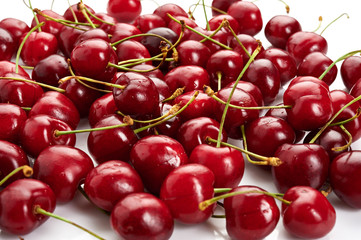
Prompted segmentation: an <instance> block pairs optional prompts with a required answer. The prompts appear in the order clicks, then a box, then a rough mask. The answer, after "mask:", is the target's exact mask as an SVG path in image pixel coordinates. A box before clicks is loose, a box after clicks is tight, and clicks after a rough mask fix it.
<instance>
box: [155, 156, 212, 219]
mask: <svg viewBox="0 0 361 240" xmlns="http://www.w3.org/2000/svg"><path fill="white" fill-rule="evenodd" d="M213 183H214V174H213V172H212V171H211V170H210V169H209V168H207V167H206V166H203V165H201V164H197V163H190V164H186V165H183V166H180V167H178V168H177V169H175V170H173V171H172V172H171V173H169V175H168V176H167V178H166V179H165V180H164V182H163V184H162V188H161V191H160V199H161V200H162V201H164V202H165V204H166V205H167V206H168V208H169V210H170V211H171V213H172V216H173V218H174V219H175V220H177V221H179V222H181V223H185V224H197V223H201V222H204V221H206V220H207V219H208V218H209V217H210V216H211V215H212V213H213V206H210V207H208V208H207V209H205V210H204V211H201V210H200V209H199V203H201V202H202V201H205V200H207V199H210V198H212V197H213V195H214V190H213Z"/></svg>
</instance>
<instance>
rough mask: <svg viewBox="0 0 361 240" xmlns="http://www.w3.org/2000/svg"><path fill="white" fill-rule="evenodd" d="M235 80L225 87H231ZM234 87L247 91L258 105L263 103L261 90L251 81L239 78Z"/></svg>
mask: <svg viewBox="0 0 361 240" xmlns="http://www.w3.org/2000/svg"><path fill="white" fill-rule="evenodd" d="M235 82H236V81H234V82H231V83H230V84H228V85H227V86H226V87H225V88H233V86H234V84H235ZM236 88H238V89H240V90H242V91H245V92H247V93H249V94H250V95H251V96H252V97H253V98H254V100H255V101H256V102H257V104H258V106H263V105H264V104H263V96H262V92H261V90H260V89H259V87H257V86H256V85H254V84H253V83H251V82H245V81H242V80H240V81H238V83H237V86H236Z"/></svg>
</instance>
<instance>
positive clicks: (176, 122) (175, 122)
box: [156, 102, 182, 138]
mask: <svg viewBox="0 0 361 240" xmlns="http://www.w3.org/2000/svg"><path fill="white" fill-rule="evenodd" d="M172 107H173V105H171V104H169V103H167V102H165V103H162V104H161V116H163V115H164V114H167V113H168V112H169V110H170V109H171V108H172ZM181 125H182V120H181V119H180V116H179V115H177V116H174V117H173V118H171V119H169V120H167V121H166V122H163V123H161V124H159V125H157V126H156V130H157V132H158V133H159V134H162V135H166V136H168V137H172V138H176V136H177V133H178V129H179V128H180V126H181Z"/></svg>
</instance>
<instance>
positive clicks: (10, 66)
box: [0, 61, 29, 78]
mask: <svg viewBox="0 0 361 240" xmlns="http://www.w3.org/2000/svg"><path fill="white" fill-rule="evenodd" d="M15 72H16V67H15V63H13V62H9V61H0V76H1V77H4V76H5V74H7V73H15ZM17 74H19V75H20V76H22V77H25V78H29V74H28V73H27V72H26V71H25V70H24V69H23V68H22V67H21V66H18V73H17Z"/></svg>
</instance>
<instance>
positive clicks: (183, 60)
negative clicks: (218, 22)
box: [177, 40, 211, 68]
mask: <svg viewBox="0 0 361 240" xmlns="http://www.w3.org/2000/svg"><path fill="white" fill-rule="evenodd" d="M177 51H178V58H179V59H178V63H179V64H180V65H197V66H200V67H203V68H205V67H206V65H207V61H208V59H209V57H210V56H211V51H210V50H209V48H208V47H207V46H206V45H205V44H203V43H201V42H198V41H195V40H187V41H183V42H181V43H180V44H179V45H178V46H177Z"/></svg>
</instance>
